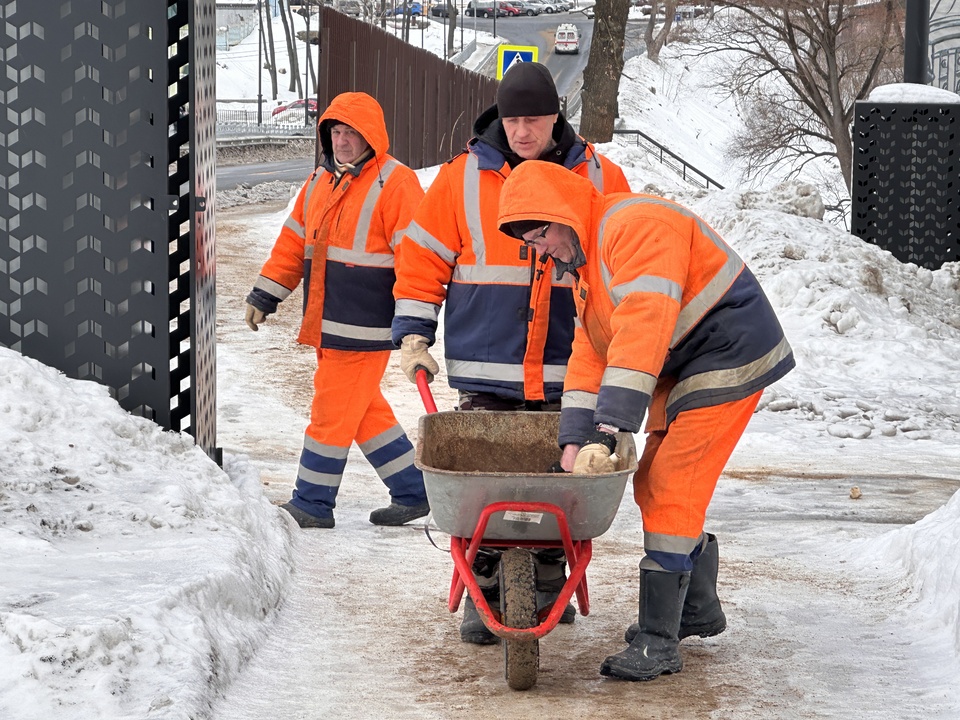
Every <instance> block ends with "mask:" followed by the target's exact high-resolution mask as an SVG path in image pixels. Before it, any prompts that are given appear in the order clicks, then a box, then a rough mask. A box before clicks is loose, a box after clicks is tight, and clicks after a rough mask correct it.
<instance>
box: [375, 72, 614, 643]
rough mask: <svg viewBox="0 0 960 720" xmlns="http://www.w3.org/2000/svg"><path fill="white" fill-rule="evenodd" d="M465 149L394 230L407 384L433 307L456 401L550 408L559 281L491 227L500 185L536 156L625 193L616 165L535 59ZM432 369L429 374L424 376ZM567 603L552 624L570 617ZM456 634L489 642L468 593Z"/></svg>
mask: <svg viewBox="0 0 960 720" xmlns="http://www.w3.org/2000/svg"><path fill="white" fill-rule="evenodd" d="M474 133H475V137H474V138H473V139H471V140H470V141H469V142H468V143H467V147H466V150H465V151H464V152H462V153H461V154H460V155H458V156H457V157H455V158H453V159H452V160H450V161H449V162H448V163H446V164H445V165H443V166H442V167H441V168H440V172H439V173H438V174H437V177H436V179H435V180H434V181H433V183H432V184H431V186H430V188H429V190H428V191H427V194H426V197H425V198H424V200H423V203H422V204H421V205H420V208H419V209H418V210H417V213H416V216H415V217H414V221H413V223H412V224H411V225H410V228H409V229H408V230H407V235H406V237H405V238H404V240H403V252H402V254H401V257H400V260H399V262H398V264H397V284H396V285H395V286H394V296H395V297H396V300H397V309H396V316H395V318H394V321H393V339H394V342H395V343H396V344H397V345H398V346H399V347H400V349H401V357H400V365H401V367H402V368H403V370H404V372H405V373H406V375H407V377H408V378H409V379H410V381H411V382H416V378H415V369H416V367H417V366H420V365H422V366H423V367H425V368H426V369H427V370H428V372H430V373H432V374H433V375H435V374H436V373H437V372H438V371H439V366H438V365H437V362H436V360H434V359H433V357H432V356H431V355H430V353H429V351H428V348H429V347H430V346H431V345H433V343H434V341H435V339H436V333H437V325H438V320H439V315H440V307H441V305H443V304H444V302H446V308H445V314H444V347H445V355H446V367H447V377H448V380H449V383H450V385H451V387H454V388H456V389H457V390H458V391H459V409H460V410H500V411H513V410H528V411H529V410H533V411H540V410H546V411H558V410H559V409H560V404H559V403H560V395H561V394H562V392H563V376H564V373H565V372H566V368H567V358H568V357H569V355H570V344H571V342H572V341H573V322H574V308H573V300H572V298H571V297H570V291H569V280H562V281H561V280H557V279H555V278H554V277H553V273H552V272H551V268H550V267H549V265H550V260H549V258H548V257H546V256H543V257H541V258H538V257H537V256H536V255H535V254H534V253H531V252H530V251H529V249H528V248H525V247H521V248H518V247H517V243H516V241H515V240H514V239H513V238H510V237H507V236H506V235H503V234H502V233H501V232H499V230H498V229H497V208H498V205H499V202H500V188H501V187H502V186H503V181H504V179H505V178H507V177H508V176H509V175H510V173H511V172H512V171H513V170H514V168H516V167H518V166H521V165H522V164H523V163H525V162H527V161H529V160H536V159H541V160H545V161H547V162H549V163H551V164H552V165H554V166H555V168H556V169H557V170H558V171H562V172H567V173H569V174H570V175H572V176H578V177H583V178H584V182H586V183H587V184H588V185H590V186H592V187H595V188H596V189H597V190H598V191H599V192H627V191H629V189H630V187H629V185H628V184H627V180H626V178H625V177H624V176H623V172H622V171H621V170H620V168H619V167H618V166H616V165H614V164H613V163H612V162H610V161H609V160H607V159H606V158H605V157H603V156H601V155H600V154H599V153H597V152H596V150H594V148H593V146H592V145H590V144H589V143H587V142H586V141H585V140H584V139H583V138H581V137H579V136H578V135H577V134H576V132H575V131H574V130H573V128H572V127H571V126H570V124H569V123H568V122H567V121H566V119H565V118H564V117H563V115H562V114H561V113H560V100H559V98H558V97H557V88H556V85H554V82H553V78H552V77H551V76H550V71H549V70H548V69H547V68H546V66H544V65H541V64H540V63H532V62H531V63H520V64H517V65H514V66H513V67H511V68H510V69H509V70H508V71H507V73H506V74H505V75H504V77H503V80H502V81H501V82H500V86H499V88H498V90H497V103H496V105H494V106H492V107H490V108H489V109H487V110H486V111H484V112H483V114H481V115H480V117H479V118H477V120H476V122H475V123H474ZM431 379H432V376H431ZM498 562H499V553H498V552H493V551H487V550H484V549H481V552H480V553H479V554H478V555H477V559H476V562H475V563H474V573H475V574H476V576H477V581H478V583H479V584H480V585H481V587H482V588H483V589H484V597H486V598H487V600H488V601H490V602H491V603H493V604H494V606H495V607H496V606H499V592H500V588H499V580H498V577H497V575H496V569H497V564H498ZM564 580H565V561H564V558H563V554H562V551H553V550H551V551H543V552H541V553H539V554H538V557H537V587H538V590H539V593H540V594H539V605H540V606H541V607H545V606H546V605H548V604H552V603H553V601H554V600H555V599H556V596H557V594H558V593H559V591H560V589H561V588H562V587H563V583H564ZM574 616H575V615H574V610H573V607H572V606H568V607H567V608H566V611H565V613H564V617H563V620H562V621H561V622H568V623H570V622H573V620H574ZM460 637H461V639H462V640H463V641H464V642H470V643H477V644H492V643H495V642H497V637H496V636H495V635H493V633H491V632H490V631H489V630H487V628H486V626H485V625H484V624H483V622H482V621H481V619H480V617H479V615H478V614H477V612H476V609H475V607H474V604H473V600H472V599H471V598H469V597H467V599H466V601H465V603H464V615H463V622H462V623H461V626H460Z"/></svg>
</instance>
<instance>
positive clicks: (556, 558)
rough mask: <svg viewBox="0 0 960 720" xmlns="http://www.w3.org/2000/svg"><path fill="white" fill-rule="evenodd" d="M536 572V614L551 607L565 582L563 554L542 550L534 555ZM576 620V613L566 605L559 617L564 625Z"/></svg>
mask: <svg viewBox="0 0 960 720" xmlns="http://www.w3.org/2000/svg"><path fill="white" fill-rule="evenodd" d="M534 563H535V565H536V570H537V612H538V613H539V612H540V611H541V610H543V609H544V608H547V607H549V606H551V605H553V604H554V603H555V602H556V601H557V597H558V596H559V595H560V591H561V590H563V586H564V583H566V582H567V563H566V560H565V558H564V557H563V553H562V552H560V554H559V555H557V554H556V552H555V551H552V550H543V551H541V552H539V553H537V554H536V555H534ZM576 618H577V611H576V610H575V609H574V607H573V605H571V604H570V603H567V606H566V607H565V608H564V609H563V615H561V616H560V622H561V623H563V624H564V625H569V624H571V623H573V622H574V621H575V620H576Z"/></svg>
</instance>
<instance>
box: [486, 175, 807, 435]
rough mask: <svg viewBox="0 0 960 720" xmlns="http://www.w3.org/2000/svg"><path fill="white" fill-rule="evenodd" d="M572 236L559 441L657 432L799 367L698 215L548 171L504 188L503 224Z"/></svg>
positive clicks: (750, 283) (736, 260)
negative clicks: (576, 248) (573, 329)
mask: <svg viewBox="0 0 960 720" xmlns="http://www.w3.org/2000/svg"><path fill="white" fill-rule="evenodd" d="M515 220H538V221H539V220H542V221H544V222H545V223H546V222H555V223H559V224H562V225H566V226H568V227H571V228H573V230H574V232H575V233H576V234H577V237H578V238H579V242H580V244H581V246H582V248H583V252H584V255H585V257H586V263H585V264H584V265H583V266H582V267H580V268H579V269H578V271H577V272H578V274H579V278H577V279H575V280H574V284H573V292H574V297H575V301H576V303H577V314H578V319H579V326H578V328H577V334H576V338H575V340H574V347H573V354H572V355H571V358H570V364H569V368H568V371H567V378H566V382H565V384H564V394H563V409H562V411H561V427H560V438H559V439H560V443H561V444H562V445H565V444H567V443H578V444H581V443H582V442H583V440H584V439H585V438H586V437H588V436H589V435H590V434H591V433H592V432H593V431H594V428H595V425H596V424H599V423H606V424H609V425H613V426H615V427H618V428H621V429H623V430H629V431H630V432H638V431H639V430H640V426H641V423H642V421H643V417H644V414H645V413H646V412H647V411H648V409H649V413H650V414H649V418H648V421H647V430H648V431H651V430H662V429H665V428H666V427H667V425H668V424H669V423H670V422H671V421H672V420H673V419H674V418H675V417H676V416H677V414H678V413H680V412H683V411H684V410H690V409H693V408H698V407H705V406H711V405H719V404H722V403H725V402H729V401H732V400H739V399H742V398H745V397H747V396H749V395H752V394H754V393H756V392H757V391H758V390H761V389H762V388H764V387H766V386H768V385H770V384H771V383H773V382H775V381H777V380H779V379H780V378H781V377H783V376H784V375H786V374H787V373H788V372H789V371H790V370H791V369H792V368H793V366H794V364H795V361H794V357H793V352H792V350H791V349H790V345H789V343H788V342H787V340H786V338H785V337H784V334H783V330H782V328H781V327H780V323H779V321H778V320H777V317H776V314H775V313H774V311H773V308H772V307H771V306H770V303H769V301H768V300H767V298H766V296H765V295H764V293H763V290H762V289H761V287H760V285H759V283H758V282H757V280H756V278H755V277H754V276H753V274H752V273H751V272H750V270H749V269H748V268H747V267H746V266H745V265H744V263H743V261H742V260H741V259H740V257H739V256H738V255H737V254H736V253H735V252H734V251H733V250H732V249H730V247H729V246H728V245H727V244H726V243H725V242H724V241H723V240H722V239H721V238H720V236H719V235H717V233H716V232H715V231H714V230H713V229H712V228H711V227H710V226H708V225H707V223H706V222H704V221H703V220H702V219H701V218H699V217H698V216H697V215H695V214H694V213H692V212H691V211H689V210H687V209H686V208H684V207H682V206H680V205H677V204H676V203H673V202H670V201H669V200H665V199H664V198H661V197H655V196H651V195H635V194H629V193H623V194H618V195H611V196H606V197H604V196H603V195H600V193H598V192H596V191H595V190H594V189H593V187H592V186H591V185H590V183H589V182H585V181H584V180H583V179H582V178H579V177H576V176H575V175H573V174H572V173H563V172H557V171H556V169H555V168H554V167H551V166H550V165H549V164H548V163H543V162H532V163H524V164H523V165H521V166H520V167H518V168H517V169H516V170H515V171H514V173H513V174H512V175H511V176H510V177H509V178H508V179H507V182H506V183H504V187H503V195H502V197H501V201H500V223H501V225H502V224H503V223H508V222H511V221H515Z"/></svg>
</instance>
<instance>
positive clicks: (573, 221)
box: [497, 160, 603, 242]
mask: <svg viewBox="0 0 960 720" xmlns="http://www.w3.org/2000/svg"><path fill="white" fill-rule="evenodd" d="M602 203H603V196H602V195H601V194H600V193H599V192H597V190H596V188H594V186H593V183H592V182H590V181H589V180H588V179H587V178H584V177H581V176H580V175H577V174H576V173H574V172H571V171H570V170H568V169H567V168H565V167H563V166H562V165H557V164H556V163H550V162H543V161H542V160H525V161H524V162H522V163H520V164H519V165H518V166H517V167H516V168H515V169H514V170H513V171H512V172H511V173H510V175H509V176H508V177H507V179H506V181H505V182H504V183H503V188H502V189H501V190H500V214H499V217H498V218H497V224H498V226H499V227H500V228H501V230H502V229H503V226H504V225H505V224H506V223H511V222H514V221H516V220H542V221H543V222H544V224H546V223H548V222H555V223H559V224H561V225H567V226H568V227H572V228H573V230H574V232H576V233H577V237H579V238H581V242H584V241H586V240H587V239H588V238H590V237H591V233H592V230H593V225H594V222H593V213H594V207H596V206H597V205H598V204H600V205H602ZM508 234H509V233H508Z"/></svg>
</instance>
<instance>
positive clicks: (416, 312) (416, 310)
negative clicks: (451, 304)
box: [393, 300, 440, 322]
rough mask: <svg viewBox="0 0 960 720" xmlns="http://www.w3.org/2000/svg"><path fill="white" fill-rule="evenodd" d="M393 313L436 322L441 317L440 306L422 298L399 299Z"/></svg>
mask: <svg viewBox="0 0 960 720" xmlns="http://www.w3.org/2000/svg"><path fill="white" fill-rule="evenodd" d="M393 314H394V316H395V317H399V316H403V317H415V318H423V319H424V320H433V321H434V322H436V321H437V320H438V319H439V318H440V306H439V305H434V304H433V303H428V302H423V301H422V300H397V302H396V306H395V307H394V311H393Z"/></svg>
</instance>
